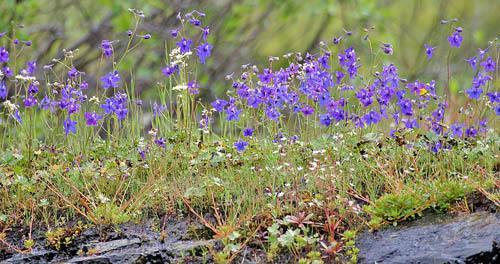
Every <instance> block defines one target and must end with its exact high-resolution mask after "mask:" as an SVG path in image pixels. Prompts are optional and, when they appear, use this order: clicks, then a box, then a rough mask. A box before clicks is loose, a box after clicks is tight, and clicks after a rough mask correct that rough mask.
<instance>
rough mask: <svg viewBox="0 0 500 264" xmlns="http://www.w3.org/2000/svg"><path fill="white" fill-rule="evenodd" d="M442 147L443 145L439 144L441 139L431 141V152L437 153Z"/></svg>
mask: <svg viewBox="0 0 500 264" xmlns="http://www.w3.org/2000/svg"><path fill="white" fill-rule="evenodd" d="M442 147H443V145H442V144H441V141H436V142H433V143H431V146H430V149H431V151H432V152H433V153H438V152H439V150H441V148H442Z"/></svg>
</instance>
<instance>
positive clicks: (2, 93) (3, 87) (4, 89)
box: [0, 80, 9, 100]
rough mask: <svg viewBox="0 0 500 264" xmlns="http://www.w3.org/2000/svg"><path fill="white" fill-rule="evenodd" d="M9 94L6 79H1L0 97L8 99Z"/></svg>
mask: <svg viewBox="0 0 500 264" xmlns="http://www.w3.org/2000/svg"><path fill="white" fill-rule="evenodd" d="M8 94H9V91H8V90H7V85H5V81H4V80H1V81H0V98H1V99H3V100H5V99H7V95H8Z"/></svg>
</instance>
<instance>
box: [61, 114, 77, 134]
mask: <svg viewBox="0 0 500 264" xmlns="http://www.w3.org/2000/svg"><path fill="white" fill-rule="evenodd" d="M63 127H64V133H65V134H66V136H67V135H68V134H69V133H70V132H71V133H73V134H76V121H73V120H71V118H70V117H69V116H68V118H66V119H65V120H64V122H63Z"/></svg>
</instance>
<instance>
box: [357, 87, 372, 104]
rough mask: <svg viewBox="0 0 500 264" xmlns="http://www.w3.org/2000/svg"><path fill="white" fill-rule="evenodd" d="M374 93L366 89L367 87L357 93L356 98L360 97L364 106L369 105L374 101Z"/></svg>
mask: <svg viewBox="0 0 500 264" xmlns="http://www.w3.org/2000/svg"><path fill="white" fill-rule="evenodd" d="M372 96H373V93H372V92H370V91H368V90H366V89H361V90H359V92H357V93H356V98H358V100H359V102H360V103H361V104H362V105H363V106H364V107H367V106H369V105H371V104H372V103H373V98H372Z"/></svg>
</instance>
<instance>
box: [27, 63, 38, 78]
mask: <svg viewBox="0 0 500 264" xmlns="http://www.w3.org/2000/svg"><path fill="white" fill-rule="evenodd" d="M26 72H27V73H28V75H30V76H34V75H35V73H36V61H28V62H27V63H26Z"/></svg>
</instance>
